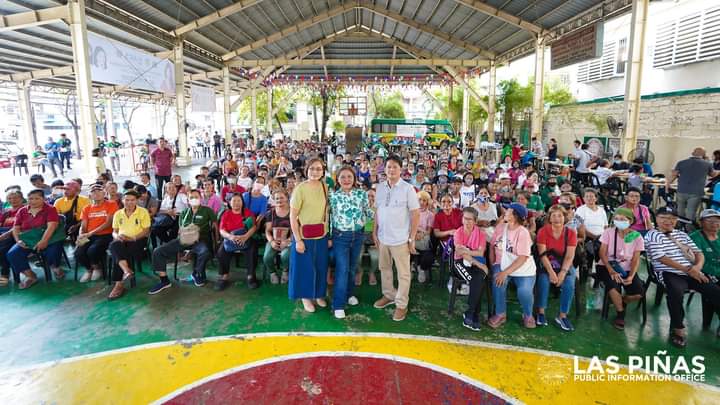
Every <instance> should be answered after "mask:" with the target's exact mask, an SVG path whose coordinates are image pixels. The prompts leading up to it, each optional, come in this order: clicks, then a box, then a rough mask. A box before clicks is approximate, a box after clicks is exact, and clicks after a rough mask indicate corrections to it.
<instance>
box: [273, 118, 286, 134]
mask: <svg viewBox="0 0 720 405" xmlns="http://www.w3.org/2000/svg"><path fill="white" fill-rule="evenodd" d="M275 121H276V122H277V124H278V128H280V135H282V136H285V132H283V127H282V122H280V118H279V117H278V115H277V114H275Z"/></svg>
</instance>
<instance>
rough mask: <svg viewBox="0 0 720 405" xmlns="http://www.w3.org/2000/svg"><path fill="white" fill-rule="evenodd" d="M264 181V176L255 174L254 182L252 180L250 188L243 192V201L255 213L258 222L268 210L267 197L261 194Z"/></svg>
mask: <svg viewBox="0 0 720 405" xmlns="http://www.w3.org/2000/svg"><path fill="white" fill-rule="evenodd" d="M265 183H266V181H265V177H263V176H257V177H255V182H253V186H252V189H251V190H250V191H246V192H245V193H244V194H243V202H244V203H245V206H246V207H247V208H248V209H249V210H250V211H252V212H253V214H255V217H256V220H257V221H258V223H259V221H261V220H262V218H263V217H264V216H265V214H266V213H267V210H268V200H269V199H268V198H267V197H266V196H265V194H263V189H264V188H265Z"/></svg>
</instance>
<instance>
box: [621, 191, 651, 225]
mask: <svg viewBox="0 0 720 405" xmlns="http://www.w3.org/2000/svg"><path fill="white" fill-rule="evenodd" d="M640 194H641V193H640V189H638V188H635V187H630V188H629V189H628V190H627V192H626V193H625V203H624V204H623V205H621V206H620V207H622V208H627V209H629V210H630V211H631V212H632V213H633V216H634V219H633V222H632V223H631V224H630V228H631V229H632V230H634V231H638V232H640V234H641V235H643V236H645V234H647V233H648V231H649V230H651V229H653V223H652V219H651V218H650V209H648V207H646V206H644V205H642V204H640Z"/></svg>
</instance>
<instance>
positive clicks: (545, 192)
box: [540, 187, 555, 206]
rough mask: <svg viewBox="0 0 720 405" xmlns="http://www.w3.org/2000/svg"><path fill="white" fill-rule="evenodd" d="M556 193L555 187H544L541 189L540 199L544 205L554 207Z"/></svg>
mask: <svg viewBox="0 0 720 405" xmlns="http://www.w3.org/2000/svg"><path fill="white" fill-rule="evenodd" d="M554 192H555V187H543V188H541V189H540V199H541V200H542V203H543V205H545V206H550V205H552V200H553V197H555V194H554Z"/></svg>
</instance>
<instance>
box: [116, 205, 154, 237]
mask: <svg viewBox="0 0 720 405" xmlns="http://www.w3.org/2000/svg"><path fill="white" fill-rule="evenodd" d="M112 227H113V229H117V230H118V233H121V234H123V235H126V236H129V237H131V238H134V237H135V236H137V235H140V233H142V231H143V230H144V229H147V228H150V214H148V211H147V210H146V209H145V208H143V207H137V208H135V212H133V213H132V215H130V217H129V218H128V216H127V214H125V209H119V210H117V211H116V212H115V215H113V224H112Z"/></svg>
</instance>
